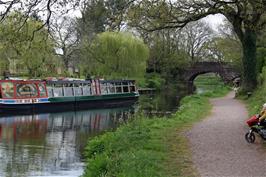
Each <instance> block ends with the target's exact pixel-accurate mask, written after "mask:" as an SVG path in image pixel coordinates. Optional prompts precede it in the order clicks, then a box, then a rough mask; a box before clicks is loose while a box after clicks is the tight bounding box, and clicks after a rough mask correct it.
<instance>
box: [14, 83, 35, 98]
mask: <svg viewBox="0 0 266 177" xmlns="http://www.w3.org/2000/svg"><path fill="white" fill-rule="evenodd" d="M17 97H19V98H32V97H38V90H37V87H36V85H35V84H34V83H29V84H25V83H18V84H17Z"/></svg>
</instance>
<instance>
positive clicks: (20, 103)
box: [0, 79, 139, 114]
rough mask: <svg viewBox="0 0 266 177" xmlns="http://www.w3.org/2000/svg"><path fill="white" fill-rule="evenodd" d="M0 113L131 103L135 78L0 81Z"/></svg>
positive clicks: (75, 108)
mask: <svg viewBox="0 0 266 177" xmlns="http://www.w3.org/2000/svg"><path fill="white" fill-rule="evenodd" d="M0 97H1V98H0V113H8V114H12V113H14V114H17V113H34V112H38V113H39V112H63V111H73V110H77V109H92V108H112V107H124V106H129V105H132V104H133V103H134V102H135V101H136V100H137V99H138V97H139V93H138V90H137V88H136V85H135V81H134V80H98V79H96V80H50V81H49V80H0Z"/></svg>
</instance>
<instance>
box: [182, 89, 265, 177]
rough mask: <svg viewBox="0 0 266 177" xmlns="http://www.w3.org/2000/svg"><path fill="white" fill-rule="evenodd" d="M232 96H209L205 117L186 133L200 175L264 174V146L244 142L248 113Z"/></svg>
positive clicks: (237, 176) (258, 142) (260, 176)
mask: <svg viewBox="0 0 266 177" xmlns="http://www.w3.org/2000/svg"><path fill="white" fill-rule="evenodd" d="M233 97H234V93H233V92H231V93H229V94H228V95H227V96H226V97H223V98H218V99H212V100H211V103H212V105H213V109H212V112H211V114H210V115H209V116H208V118H206V119H205V120H203V121H202V122H200V123H197V124H196V125H195V126H193V128H192V129H191V130H190V131H189V132H187V137H188V139H189V141H190V145H191V150H192V158H193V162H194V165H195V168H196V169H197V170H198V172H199V174H200V176H202V177H207V176H208V177H255V176H256V177H266V150H265V149H266V148H265V147H263V142H262V141H261V140H260V139H259V138H258V137H256V138H257V139H256V141H255V144H248V143H247V142H246V141H245V138H244V135H245V133H246V132H247V130H248V128H247V126H246V125H245V121H246V119H247V118H248V113H247V110H246V108H245V105H244V104H243V103H241V102H240V101H238V100H236V99H234V98H233Z"/></svg>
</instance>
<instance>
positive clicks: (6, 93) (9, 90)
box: [1, 82, 14, 98]
mask: <svg viewBox="0 0 266 177" xmlns="http://www.w3.org/2000/svg"><path fill="white" fill-rule="evenodd" d="M1 86H2V96H3V98H13V97H14V84H13V83H12V82H3V83H2V84H1Z"/></svg>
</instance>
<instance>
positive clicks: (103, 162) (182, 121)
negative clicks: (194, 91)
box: [84, 88, 228, 177]
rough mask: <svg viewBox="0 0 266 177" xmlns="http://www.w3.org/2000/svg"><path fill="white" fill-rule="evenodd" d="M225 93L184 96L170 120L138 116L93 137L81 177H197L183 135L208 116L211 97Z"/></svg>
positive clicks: (217, 90) (87, 150)
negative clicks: (114, 129)
mask: <svg viewBox="0 0 266 177" xmlns="http://www.w3.org/2000/svg"><path fill="white" fill-rule="evenodd" d="M227 91H228V89H227ZM225 93H226V92H224V89H218V88H216V92H215V94H214V93H213V92H211V93H207V92H206V93H204V94H203V95H192V96H187V97H185V98H184V99H183V100H182V102H181V107H180V109H179V111H178V112H176V113H175V114H174V115H172V118H170V119H169V118H168V119H167V118H154V119H147V118H145V117H144V116H137V117H136V118H135V119H134V120H133V121H131V122H130V123H128V124H125V125H123V126H121V127H120V128H118V129H117V130H116V131H115V132H108V133H105V134H104V135H101V136H99V137H96V138H94V139H93V140H92V141H90V142H89V143H88V146H87V148H86V152H85V154H86V157H87V160H88V161H87V167H86V169H85V173H84V176H86V177H101V176H105V177H114V176H116V177H157V176H158V177H159V176H162V177H167V176H187V177H188V176H196V172H195V170H193V167H192V161H191V154H190V151H189V147H188V142H187V140H186V138H185V137H184V136H183V135H182V132H183V131H184V130H185V129H186V128H188V127H190V126H191V125H192V124H193V123H195V122H197V121H199V120H200V119H202V118H203V117H205V116H206V115H207V114H209V112H210V110H211V105H210V104H209V101H208V99H209V98H210V97H213V96H222V95H224V94H225Z"/></svg>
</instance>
